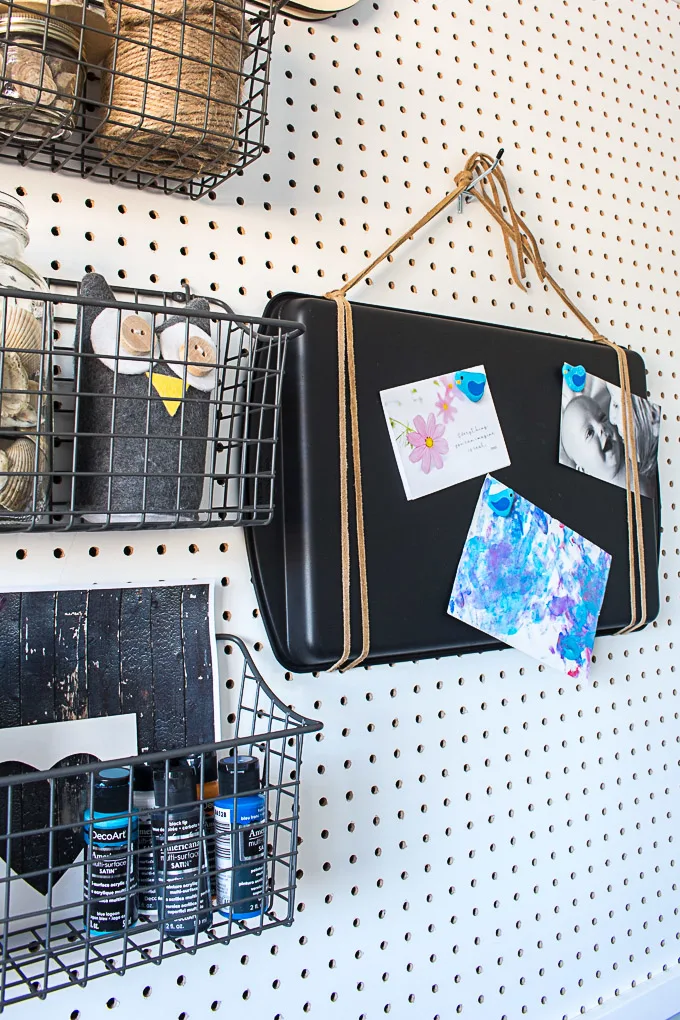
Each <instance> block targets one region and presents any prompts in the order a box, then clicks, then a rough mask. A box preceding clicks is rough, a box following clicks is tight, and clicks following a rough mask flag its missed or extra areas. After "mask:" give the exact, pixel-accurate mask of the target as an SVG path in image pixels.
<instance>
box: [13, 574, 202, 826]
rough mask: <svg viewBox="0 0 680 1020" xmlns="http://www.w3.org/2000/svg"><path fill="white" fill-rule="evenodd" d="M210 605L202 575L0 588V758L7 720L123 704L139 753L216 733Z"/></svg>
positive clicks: (111, 711) (117, 709)
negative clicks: (79, 586)
mask: <svg viewBox="0 0 680 1020" xmlns="http://www.w3.org/2000/svg"><path fill="white" fill-rule="evenodd" d="M210 611H211V607H210V586H209V585H208V584H193V585H173V586H169V587H161V586H159V587H153V588H152V587H144V588H111V589H101V588H95V589H91V590H89V591H80V590H78V591H60V592H26V593H23V594H19V593H11V592H10V593H6V594H0V763H1V762H2V734H1V728H3V727H7V726H17V725H30V724H33V723H40V722H57V721H62V720H68V719H85V718H96V717H100V716H109V715H118V714H120V713H130V712H134V713H136V715H137V737H138V748H139V753H140V754H143V753H145V752H146V751H164V750H169V749H172V748H175V747H176V748H182V747H188V746H191V745H193V744H199V743H204V742H208V741H211V740H213V739H214V736H215V720H214V707H213V706H214V701H213V670H214V669H215V668H216V665H215V664H214V663H213V661H212V652H211V648H212V645H211V640H210V629H211V628H210V625H211V620H210ZM28 764H30V763H28ZM15 810H18V808H15ZM29 810H30V809H29ZM25 821H26V820H25V819H24V827H25Z"/></svg>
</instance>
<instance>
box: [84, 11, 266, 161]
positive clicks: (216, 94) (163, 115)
mask: <svg viewBox="0 0 680 1020" xmlns="http://www.w3.org/2000/svg"><path fill="white" fill-rule="evenodd" d="M104 6H105V10H106V18H107V21H108V23H109V27H110V28H111V30H112V31H113V32H115V33H116V36H117V40H116V43H115V44H114V45H113V46H112V48H111V51H110V54H109V58H108V59H109V67H108V70H107V71H106V72H104V74H103V75H102V101H103V102H104V103H106V104H107V105H110V106H111V107H112V109H111V110H110V111H108V112H107V116H106V119H105V121H104V123H103V124H102V126H101V128H100V130H99V136H98V140H99V146H100V148H101V149H102V150H103V151H104V152H106V154H107V155H106V158H107V161H108V162H109V163H112V164H114V165H115V166H121V167H126V168H128V169H134V170H141V171H144V172H146V173H151V174H166V175H168V176H173V177H175V178H178V179H182V180H189V179H191V178H192V177H197V176H201V175H203V174H206V173H221V172H224V171H225V170H226V169H227V167H229V166H230V165H233V164H234V163H236V162H237V161H238V159H239V156H240V152H239V146H238V142H237V141H236V139H235V137H234V136H235V134H236V118H237V112H238V103H239V98H240V91H241V88H240V87H241V71H242V65H243V60H244V57H245V53H246V50H247V43H246V41H245V33H246V23H245V17H244V10H243V0H228V4H225V3H223V2H220V0H135V7H134V8H133V7H129V6H128V5H127V4H126V3H124V2H123V3H118V2H115V0H105V4H104ZM114 61H115V63H114Z"/></svg>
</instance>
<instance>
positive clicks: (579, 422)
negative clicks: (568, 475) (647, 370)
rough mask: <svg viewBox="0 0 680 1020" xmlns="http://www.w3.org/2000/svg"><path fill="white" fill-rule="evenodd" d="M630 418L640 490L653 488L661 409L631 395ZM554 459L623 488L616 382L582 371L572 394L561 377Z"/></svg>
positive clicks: (646, 493) (649, 492)
mask: <svg viewBox="0 0 680 1020" xmlns="http://www.w3.org/2000/svg"><path fill="white" fill-rule="evenodd" d="M633 420H634V425H635V439H636V443H637V462H638V473H639V478H640V492H641V493H642V494H643V495H644V496H653V495H654V493H655V491H656V476H657V458H658V450H659V425H660V421H661V408H660V407H659V406H658V404H653V403H652V402H651V401H649V400H646V399H644V398H643V397H638V396H635V395H633ZM560 464H564V465H565V466H566V467H570V468H574V470H576V471H583V472H584V473H585V474H587V475H591V476H592V477H593V478H601V479H602V480H603V481H606V482H611V483H612V484H613V485H619V486H621V487H622V488H624V489H625V487H626V463H625V457H624V446H623V422H622V414H621V387H620V386H615V385H614V384H613V383H608V382H605V381H604V379H600V378H599V377H598V376H596V375H590V374H587V376H586V384H585V387H584V389H583V391H582V392H580V393H575V392H574V391H573V390H572V389H571V388H570V387H569V383H568V381H567V378H566V377H565V378H564V379H563V381H562V419H561V429H560Z"/></svg>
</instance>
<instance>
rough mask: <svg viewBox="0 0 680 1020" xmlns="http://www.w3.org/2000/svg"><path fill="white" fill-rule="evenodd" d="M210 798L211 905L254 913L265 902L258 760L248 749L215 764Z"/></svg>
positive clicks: (235, 913) (243, 915)
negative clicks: (215, 795) (215, 786)
mask: <svg viewBox="0 0 680 1020" xmlns="http://www.w3.org/2000/svg"><path fill="white" fill-rule="evenodd" d="M217 772H218V782H219V787H220V796H219V799H218V800H216V801H215V863H216V866H217V880H216V891H217V908H218V910H219V911H220V913H221V914H224V915H225V916H227V917H232V918H234V919H236V920H242V919H247V918H249V917H256V916H257V915H258V914H261V913H262V912H263V911H264V910H266V909H267V905H266V902H265V900H266V874H265V845H266V825H265V822H266V811H267V803H266V797H265V795H264V793H263V792H262V790H261V787H260V763H259V761H258V759H257V758H255V757H254V756H253V755H249V754H239V755H236V756H231V757H228V758H222V759H221V760H220V761H219V763H218V769H217Z"/></svg>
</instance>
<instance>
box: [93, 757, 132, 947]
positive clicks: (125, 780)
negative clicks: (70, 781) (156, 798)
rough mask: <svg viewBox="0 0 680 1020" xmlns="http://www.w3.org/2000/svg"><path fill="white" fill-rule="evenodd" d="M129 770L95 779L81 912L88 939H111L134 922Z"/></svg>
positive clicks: (105, 771) (108, 772) (100, 774)
mask: <svg viewBox="0 0 680 1020" xmlns="http://www.w3.org/2000/svg"><path fill="white" fill-rule="evenodd" d="M131 802H132V797H131V790H130V769H129V768H110V769H100V771H99V772H96V773H95V775H94V782H93V789H92V810H91V811H90V809H89V808H88V809H87V810H86V811H85V821H86V823H87V824H86V825H85V832H84V835H85V883H84V894H85V909H84V921H85V924H86V926H87V929H88V931H89V934H90V935H112V934H115V933H117V932H121V931H123V930H124V929H126V928H128V927H130V926H131V925H133V924H134V923H135V921H136V920H137V817H136V813H135V809H134V807H132V803H131Z"/></svg>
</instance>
